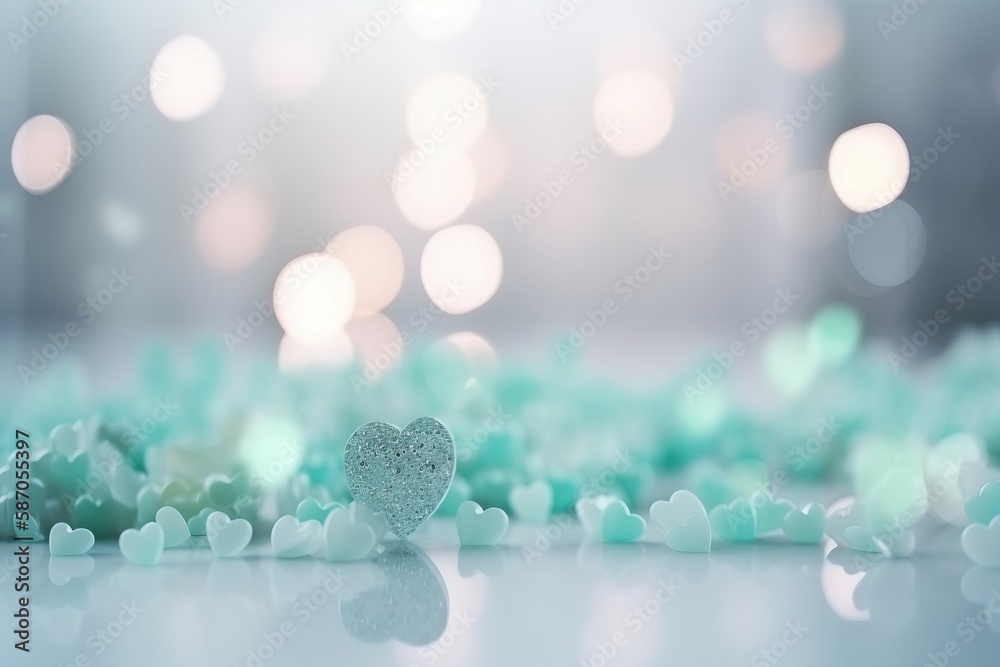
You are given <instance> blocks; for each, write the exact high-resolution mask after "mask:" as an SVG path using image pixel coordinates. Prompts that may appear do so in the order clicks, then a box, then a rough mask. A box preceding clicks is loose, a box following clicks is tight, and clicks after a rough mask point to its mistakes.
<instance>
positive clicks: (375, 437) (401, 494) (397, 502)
mask: <svg viewBox="0 0 1000 667" xmlns="http://www.w3.org/2000/svg"><path fill="white" fill-rule="evenodd" d="M344 471H345V472H346V474H347V484H348V486H349V487H350V489H351V494H352V495H353V496H354V499H355V500H357V501H358V502H360V503H361V504H363V505H365V506H366V507H367V508H368V509H370V510H372V511H373V512H381V513H382V514H383V515H384V516H385V519H386V521H387V522H388V524H389V528H390V529H391V530H392V532H393V533H395V534H396V535H397V536H399V537H406V536H407V535H409V534H410V533H412V532H413V531H414V530H416V529H417V527H418V526H419V525H420V524H422V523H423V522H424V521H426V520H427V518H428V517H429V516H430V515H431V514H433V513H434V510H436V509H437V507H438V505H440V504H441V501H442V500H443V499H444V497H445V494H447V493H448V488H449V487H450V486H451V480H452V478H453V477H454V476H455V441H454V440H453V439H452V437H451V433H449V432H448V429H447V428H446V427H445V425H444V424H442V423H441V422H439V421H438V420H437V419H434V418H433V417H420V418H419V419H414V420H413V421H412V422H410V423H409V425H407V427H406V428H405V429H403V430H402V431H400V430H399V429H398V428H396V427H395V426H393V425H392V424H386V423H384V422H369V423H367V424H365V425H364V426H362V427H361V428H359V429H358V430H357V431H355V432H354V434H353V435H352V436H351V438H350V439H349V440H348V441H347V447H346V448H345V449H344Z"/></svg>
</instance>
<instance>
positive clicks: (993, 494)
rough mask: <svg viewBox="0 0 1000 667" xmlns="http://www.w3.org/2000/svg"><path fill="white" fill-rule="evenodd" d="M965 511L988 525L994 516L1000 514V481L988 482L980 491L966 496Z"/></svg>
mask: <svg viewBox="0 0 1000 667" xmlns="http://www.w3.org/2000/svg"><path fill="white" fill-rule="evenodd" d="M965 513H966V514H967V515H969V518H970V519H972V520H973V521H975V522H976V523H981V524H983V525H984V526H988V525H989V524H990V521H992V520H993V518H994V517H997V516H1000V481H998V480H993V481H990V482H986V484H984V485H983V488H982V489H981V490H980V491H979V493H977V494H976V495H974V496H969V497H968V498H966V499H965Z"/></svg>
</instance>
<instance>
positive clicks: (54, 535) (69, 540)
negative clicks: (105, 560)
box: [49, 523, 94, 556]
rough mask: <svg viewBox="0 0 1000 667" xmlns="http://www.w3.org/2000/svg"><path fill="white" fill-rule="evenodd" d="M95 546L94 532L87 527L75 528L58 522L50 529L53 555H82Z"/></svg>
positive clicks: (50, 543)
mask: <svg viewBox="0 0 1000 667" xmlns="http://www.w3.org/2000/svg"><path fill="white" fill-rule="evenodd" d="M92 546H94V534H93V533H92V532H90V531H89V530H87V529H86V528H77V529H76V530H73V529H71V528H70V527H69V524H66V523H57V524H56V525H54V526H52V530H50V531H49V553H51V554H52V555H53V556H80V555H82V554H85V553H87V552H88V551H90V548H91V547H92Z"/></svg>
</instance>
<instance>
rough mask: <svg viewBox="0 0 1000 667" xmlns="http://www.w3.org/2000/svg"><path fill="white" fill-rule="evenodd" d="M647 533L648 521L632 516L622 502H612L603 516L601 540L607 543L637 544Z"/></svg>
mask: <svg viewBox="0 0 1000 667" xmlns="http://www.w3.org/2000/svg"><path fill="white" fill-rule="evenodd" d="M645 532H646V521H645V520H644V519H643V518H642V517H641V516H639V515H638V514H632V513H631V512H629V510H628V506H627V505H626V504H625V503H623V502H622V501H621V500H618V499H615V500H612V501H611V502H610V503H609V504H608V506H607V507H606V508H605V509H604V514H603V515H602V516H601V539H602V540H604V541H605V542H635V541H637V540H639V539H641V538H642V536H643V534H644V533H645Z"/></svg>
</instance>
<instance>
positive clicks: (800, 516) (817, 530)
mask: <svg viewBox="0 0 1000 667" xmlns="http://www.w3.org/2000/svg"><path fill="white" fill-rule="evenodd" d="M782 527H783V529H784V531H785V536H786V537H787V538H788V539H789V540H791V541H792V542H796V543H798V544H819V543H820V542H821V541H822V540H823V532H824V531H825V530H826V509H825V508H824V507H823V506H822V505H820V504H819V503H809V504H808V505H806V506H805V507H803V508H802V509H801V510H795V511H793V512H789V513H788V514H786V515H785V518H784V520H783V521H782Z"/></svg>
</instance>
